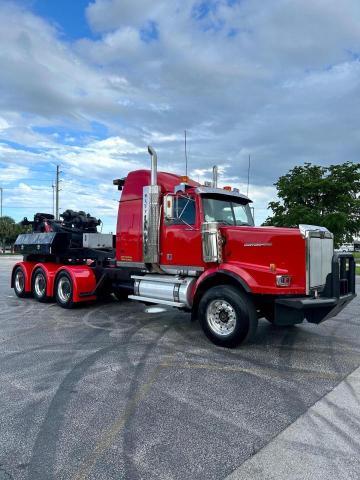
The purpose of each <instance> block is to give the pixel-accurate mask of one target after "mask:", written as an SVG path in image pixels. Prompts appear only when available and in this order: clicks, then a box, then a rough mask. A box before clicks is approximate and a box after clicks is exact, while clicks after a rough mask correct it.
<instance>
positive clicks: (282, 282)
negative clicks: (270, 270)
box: [276, 275, 291, 287]
mask: <svg viewBox="0 0 360 480" xmlns="http://www.w3.org/2000/svg"><path fill="white" fill-rule="evenodd" d="M290 284H291V276H290V275H276V285H277V286H278V287H290Z"/></svg>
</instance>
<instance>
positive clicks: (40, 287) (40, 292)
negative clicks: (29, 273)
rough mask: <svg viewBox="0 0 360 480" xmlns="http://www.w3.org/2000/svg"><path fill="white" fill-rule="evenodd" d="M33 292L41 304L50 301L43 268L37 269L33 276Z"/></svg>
mask: <svg viewBox="0 0 360 480" xmlns="http://www.w3.org/2000/svg"><path fill="white" fill-rule="evenodd" d="M31 290H32V293H33V296H34V298H35V299H36V300H38V301H39V302H41V303H45V302H47V301H48V297H47V295H46V290H47V280H46V274H45V272H44V270H43V269H42V268H37V269H36V270H35V272H34V274H33V278H32V286H31Z"/></svg>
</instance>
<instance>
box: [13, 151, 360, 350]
mask: <svg viewBox="0 0 360 480" xmlns="http://www.w3.org/2000/svg"><path fill="white" fill-rule="evenodd" d="M148 151H149V154H150V155H151V170H150V171H149V170H138V171H133V172H130V173H129V174H128V176H127V177H126V178H123V179H117V180H114V182H113V183H114V184H115V185H117V186H118V189H119V190H122V194H121V199H120V202H119V211H118V219H117V229H116V235H115V236H112V235H111V236H109V235H103V234H101V233H97V229H96V225H97V224H98V221H97V220H96V219H94V218H93V217H90V216H89V215H85V214H84V212H78V213H76V212H72V211H66V212H65V213H64V214H63V215H62V216H63V221H62V222H60V221H56V220H55V219H54V218H53V217H51V216H50V215H46V214H37V217H36V220H37V221H36V222H35V223H34V222H31V223H33V224H34V225H36V228H34V232H33V233H29V234H23V235H20V236H19V237H18V239H17V241H16V247H15V248H16V250H17V251H18V252H22V253H23V255H24V259H23V261H22V262H19V263H17V264H16V265H15V266H14V269H13V272H12V277H11V285H12V287H13V288H14V290H15V293H16V295H17V296H18V297H25V296H29V295H32V296H33V297H34V298H35V299H37V300H38V301H40V302H44V301H48V300H50V299H52V298H55V300H56V302H57V303H58V304H59V305H60V306H61V307H63V308H71V307H74V306H75V305H77V304H80V303H81V302H85V301H92V300H96V299H97V298H99V297H101V296H103V295H104V294H105V295H106V294H111V293H114V294H115V296H116V297H117V298H118V299H119V300H125V299H126V298H129V299H131V300H137V301H140V302H144V303H150V304H151V303H155V304H164V305H168V306H172V307H175V308H179V309H182V310H186V311H189V312H191V313H192V318H193V319H196V318H198V319H199V321H200V323H201V326H202V328H203V330H204V332H205V334H206V335H207V337H208V338H209V339H210V340H211V341H212V342H214V343H215V344H217V345H221V346H225V347H234V346H236V345H239V344H241V343H243V342H245V341H246V340H249V339H250V338H251V337H252V336H253V335H254V333H255V331H256V327H257V322H258V318H261V317H265V318H266V319H267V320H268V321H270V322H271V323H273V324H275V325H294V324H298V323H301V322H303V321H304V319H306V320H307V321H308V322H311V323H320V322H322V321H324V320H326V319H328V318H330V317H333V316H335V315H337V314H338V313H339V312H340V311H341V310H342V309H343V308H344V307H345V306H346V305H347V304H348V303H349V302H350V301H351V300H352V299H353V298H354V297H355V296H356V293H355V263H354V258H353V256H352V255H351V254H349V253H334V246H333V235H332V234H331V233H330V232H329V231H328V230H327V229H326V228H323V227H317V226H311V225H300V226H299V228H273V227H255V226H254V222H253V218H252V214H251V209H250V206H249V204H250V203H251V200H250V199H249V198H248V197H246V196H245V195H243V194H241V193H240V192H239V191H238V190H237V189H232V188H230V187H224V188H218V187H217V170H216V168H215V167H214V178H213V182H212V183H211V184H207V185H200V184H199V183H197V182H195V181H193V180H190V179H188V178H187V177H179V176H178V175H174V174H172V173H165V172H157V156H156V153H155V151H154V149H153V148H152V147H148ZM69 212H70V213H69ZM120 308H121V304H120Z"/></svg>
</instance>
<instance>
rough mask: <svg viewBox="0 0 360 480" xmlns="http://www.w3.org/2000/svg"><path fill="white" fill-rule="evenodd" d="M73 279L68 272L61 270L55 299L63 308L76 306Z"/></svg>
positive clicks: (56, 285)
mask: <svg viewBox="0 0 360 480" xmlns="http://www.w3.org/2000/svg"><path fill="white" fill-rule="evenodd" d="M73 295H74V287H73V281H72V279H71V277H70V275H69V274H68V273H67V272H60V273H59V275H58V277H57V279H56V283H55V299H56V302H57V304H58V305H60V307H62V308H73V307H74V300H73Z"/></svg>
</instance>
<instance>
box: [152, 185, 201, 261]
mask: <svg viewBox="0 0 360 480" xmlns="http://www.w3.org/2000/svg"><path fill="white" fill-rule="evenodd" d="M170 200H171V202H172V215H171V216H169V215H167V214H166V209H165V208H163V214H162V229H161V241H160V264H161V265H174V266H184V267H186V266H195V267H196V266H198V267H200V266H202V264H203V262H202V245H201V222H200V213H199V206H200V205H199V197H198V196H197V195H188V194H186V193H184V192H178V193H177V194H174V195H171V196H170V195H167V196H166V197H165V202H166V201H170Z"/></svg>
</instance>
